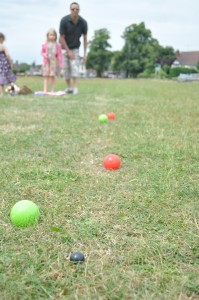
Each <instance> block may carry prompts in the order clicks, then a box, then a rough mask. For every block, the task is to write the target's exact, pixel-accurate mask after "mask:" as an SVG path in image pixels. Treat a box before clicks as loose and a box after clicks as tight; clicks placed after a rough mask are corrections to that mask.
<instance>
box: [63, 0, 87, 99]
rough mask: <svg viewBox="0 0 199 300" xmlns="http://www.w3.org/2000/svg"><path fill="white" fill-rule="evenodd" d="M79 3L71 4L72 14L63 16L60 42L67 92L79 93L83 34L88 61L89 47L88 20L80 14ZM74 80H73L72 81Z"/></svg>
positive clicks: (84, 59)
mask: <svg viewBox="0 0 199 300" xmlns="http://www.w3.org/2000/svg"><path fill="white" fill-rule="evenodd" d="M79 10H80V7H79V4H78V3H77V2H73V3H71V5H70V11H71V14H70V15H67V16H65V17H63V18H62V19H61V22H60V29H59V33H60V42H61V44H62V48H63V56H64V74H63V75H64V79H65V80H66V85H67V89H66V92H67V93H73V94H77V93H78V76H79V47H80V44H81V43H80V37H81V36H82V35H83V40H84V57H83V62H84V64H85V63H86V49H87V31H88V26H87V22H86V20H84V19H83V18H82V17H81V16H80V15H79ZM71 80H72V82H71Z"/></svg>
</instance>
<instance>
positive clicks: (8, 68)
mask: <svg viewBox="0 0 199 300" xmlns="http://www.w3.org/2000/svg"><path fill="white" fill-rule="evenodd" d="M4 41H5V35H4V34H3V33H1V32H0V97H2V96H3V93H4V85H8V84H10V83H13V82H15V81H16V79H17V77H16V75H15V74H14V73H13V72H12V61H11V58H10V55H9V53H8V50H7V48H6V47H5V46H4V45H3V42H4Z"/></svg>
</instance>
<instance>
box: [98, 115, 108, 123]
mask: <svg viewBox="0 0 199 300" xmlns="http://www.w3.org/2000/svg"><path fill="white" fill-rule="evenodd" d="M98 120H99V122H100V123H106V122H107V121H108V117H107V115H105V114H101V115H99V117H98Z"/></svg>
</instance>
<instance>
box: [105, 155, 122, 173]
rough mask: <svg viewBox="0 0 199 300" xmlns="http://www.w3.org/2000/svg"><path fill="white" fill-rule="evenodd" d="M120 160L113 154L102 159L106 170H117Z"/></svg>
mask: <svg viewBox="0 0 199 300" xmlns="http://www.w3.org/2000/svg"><path fill="white" fill-rule="evenodd" d="M120 164H121V161H120V158H119V156H117V155H115V154H109V155H107V156H106V157H105V158H104V167H105V168H106V169H107V170H117V169H119V168H120Z"/></svg>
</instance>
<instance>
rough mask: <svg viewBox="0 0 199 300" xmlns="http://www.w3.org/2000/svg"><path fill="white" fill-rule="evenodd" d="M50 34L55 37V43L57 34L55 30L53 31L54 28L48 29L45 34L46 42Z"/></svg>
mask: <svg viewBox="0 0 199 300" xmlns="http://www.w3.org/2000/svg"><path fill="white" fill-rule="evenodd" d="M50 33H52V34H54V35H55V41H56V40H57V32H56V30H55V29H54V28H50V29H49V30H48V32H47V34H46V37H47V40H48V36H49V34H50Z"/></svg>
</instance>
